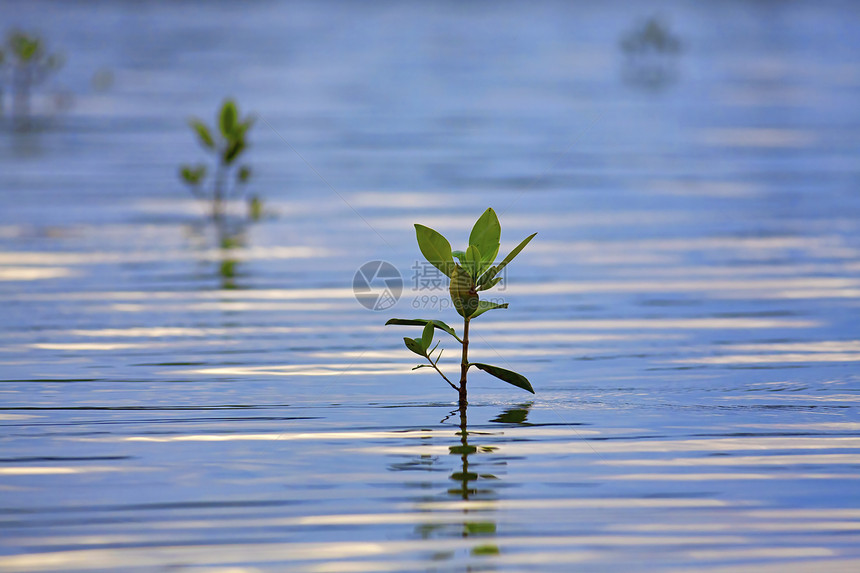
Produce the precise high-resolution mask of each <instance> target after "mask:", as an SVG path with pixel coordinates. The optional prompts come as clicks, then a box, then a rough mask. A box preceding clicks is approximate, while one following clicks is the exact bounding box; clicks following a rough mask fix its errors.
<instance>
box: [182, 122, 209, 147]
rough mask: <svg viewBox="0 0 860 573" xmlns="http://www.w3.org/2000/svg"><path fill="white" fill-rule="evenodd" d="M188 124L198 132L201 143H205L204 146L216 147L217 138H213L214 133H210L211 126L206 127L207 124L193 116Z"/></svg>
mask: <svg viewBox="0 0 860 573" xmlns="http://www.w3.org/2000/svg"><path fill="white" fill-rule="evenodd" d="M188 125H190V126H191V129H193V130H194V131H195V132H196V133H197V138H198V139H199V140H200V143H202V144H203V147H208V148H209V149H215V140H214V139H212V134H211V133H209V128H208V127H206V124H205V123H203V122H202V121H200V120H199V119H196V118H191V119H189V120H188Z"/></svg>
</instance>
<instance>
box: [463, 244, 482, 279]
mask: <svg viewBox="0 0 860 573" xmlns="http://www.w3.org/2000/svg"><path fill="white" fill-rule="evenodd" d="M465 259H466V262H465V264H463V267H464V268H465V269H466V271H467V272H468V273H469V275H470V276H471V277H472V282H473V283H474V280H475V279H477V278H478V276H479V273H480V269H481V253H480V252H478V248H477V247H475V245H469V248H468V249H466V256H465Z"/></svg>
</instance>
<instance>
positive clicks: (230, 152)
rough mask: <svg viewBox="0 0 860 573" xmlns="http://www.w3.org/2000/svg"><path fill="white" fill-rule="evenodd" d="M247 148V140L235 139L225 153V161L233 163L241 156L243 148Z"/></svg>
mask: <svg viewBox="0 0 860 573" xmlns="http://www.w3.org/2000/svg"><path fill="white" fill-rule="evenodd" d="M244 149H245V141H244V140H242V139H240V140H238V141H234V142H233V143H231V144H230V145H229V146H228V147H227V151H226V152H225V153H224V163H227V164H230V163H233V160H234V159H236V158H237V157H239V154H240V153H242V150H244Z"/></svg>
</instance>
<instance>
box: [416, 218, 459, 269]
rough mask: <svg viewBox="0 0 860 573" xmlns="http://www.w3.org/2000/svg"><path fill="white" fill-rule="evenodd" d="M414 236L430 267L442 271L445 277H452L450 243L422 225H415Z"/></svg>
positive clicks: (452, 263)
mask: <svg viewBox="0 0 860 573" xmlns="http://www.w3.org/2000/svg"><path fill="white" fill-rule="evenodd" d="M415 236H416V237H417V238H418V248H419V249H421V254H422V255H424V258H426V259H427V260H428V261H429V262H430V264H431V265H433V266H434V267H436V268H437V269H439V270H440V271H442V273H443V274H444V275H445V276H447V277H452V276H454V267H455V266H456V265H455V264H454V257H453V255H452V254H451V243H449V242H448V239H446V238H445V237H443V236H442V235H441V234H439V233H438V232H436V231H434V230H433V229H431V228H430V227H425V226H424V225H419V224H417V223H416V225H415Z"/></svg>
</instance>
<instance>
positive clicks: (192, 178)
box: [179, 165, 206, 185]
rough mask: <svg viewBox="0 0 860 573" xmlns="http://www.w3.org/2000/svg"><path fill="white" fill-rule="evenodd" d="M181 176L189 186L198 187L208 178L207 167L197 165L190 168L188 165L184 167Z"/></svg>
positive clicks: (181, 169)
mask: <svg viewBox="0 0 860 573" xmlns="http://www.w3.org/2000/svg"><path fill="white" fill-rule="evenodd" d="M179 174H180V176H181V177H182V179H183V181H185V182H186V183H188V184H189V185H197V184H198V183H200V181H201V180H202V179H203V177H205V176H206V166H205V165H197V166H195V167H190V166H188V165H183V166H182V167H181V168H180V170H179Z"/></svg>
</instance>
